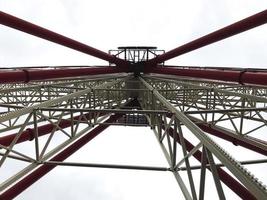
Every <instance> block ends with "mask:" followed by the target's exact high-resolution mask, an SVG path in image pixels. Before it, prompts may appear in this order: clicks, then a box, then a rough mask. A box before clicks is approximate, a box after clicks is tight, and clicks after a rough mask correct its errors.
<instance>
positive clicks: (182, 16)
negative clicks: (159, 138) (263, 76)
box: [0, 0, 267, 200]
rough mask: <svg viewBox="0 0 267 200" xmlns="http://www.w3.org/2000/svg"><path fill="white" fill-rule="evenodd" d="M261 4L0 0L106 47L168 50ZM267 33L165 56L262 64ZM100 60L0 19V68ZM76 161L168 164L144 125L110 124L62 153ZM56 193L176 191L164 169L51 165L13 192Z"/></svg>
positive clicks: (121, 195)
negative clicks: (74, 151)
mask: <svg viewBox="0 0 267 200" xmlns="http://www.w3.org/2000/svg"><path fill="white" fill-rule="evenodd" d="M266 5H267V0H257V1H255V0H226V1H219V0H215V1H214V0H202V1H200V0H199V1H198V0H195V1H192V0H191V1H182V0H161V1H160V0H135V1H129V0H128V1H126V0H114V1H110V0H97V1H92V0H91V1H90V0H89V1H88V0H84V1H82V0H79V1H77V0H76V1H74V0H46V1H41V0H23V1H21V0H13V1H10V0H0V9H1V10H2V11H4V12H7V13H9V14H12V15H15V16H17V17H19V18H22V19H25V20H27V21H30V22H32V23H35V24H38V25H40V26H42V27H45V28H48V29H50V30H53V31H55V32H58V33H60V34H63V35H65V36H68V37H70V38H73V39H76V40H78V41H81V42H83V43H85V44H88V45H90V46H92V47H95V48H99V49H100V50H103V51H106V52H107V51H108V50H109V49H114V48H117V47H118V46H124V45H125V46H126V45H135V46H138V45H140V46H143V45H149V46H150V45H151V46H157V47H158V48H159V49H164V50H171V49H173V48H175V47H178V46H180V45H182V44H184V43H187V42H189V41H191V40H193V39H196V38H198V37H200V36H203V35H205V34H207V33H210V32H212V31H215V30H217V29H219V28H222V27H224V26H226V25H229V24H231V23H233V22H236V21H238V20H241V19H243V18H245V17H248V16H250V15H252V14H255V13H257V12H260V11H262V10H264V9H266ZM266 35H267V26H261V27H258V28H256V29H253V30H251V31H248V32H246V33H242V34H240V35H238V36H234V37H232V38H230V39H227V40H223V41H221V42H218V43H216V44H212V45H210V46H208V47H205V48H202V49H200V50H196V51H194V52H192V53H188V54H186V55H183V56H181V57H179V58H176V59H172V60H170V61H169V62H168V63H169V64H175V65H194V66H231V67H246V68H247V67H264V68H265V67H266V65H267V64H266V63H267V56H266V52H267V45H266V44H267V37H266ZM100 64H101V65H102V64H107V63H106V62H104V61H101V60H99V59H96V58H93V57H90V56H88V55H85V54H82V53H80V52H76V51H74V50H71V49H68V48H65V47H61V46H59V45H57V44H53V43H51V42H47V41H45V40H42V39H39V38H36V37H33V36H30V35H27V34H25V33H21V32H18V31H16V30H12V29H10V28H7V27H4V26H0V67H15V66H46V65H50V66H56V65H100ZM126 131H127V133H126ZM231 147H232V146H231ZM103 149H104V150H103ZM246 155H247V154H246ZM241 157H242V156H241ZM244 158H245V157H244ZM77 160H79V161H80V160H82V161H85V162H96V163H114V164H116V163H119V164H123V163H124V164H136V165H138V164H140V165H153V166H167V163H166V162H165V160H164V157H163V155H162V153H161V151H160V148H159V146H158V144H157V142H156V139H155V138H153V134H152V132H151V131H150V130H149V128H147V129H145V128H141V129H140V128H139V129H137V128H134V129H133V128H131V129H128V128H127V129H125V127H119V128H118V127H112V128H110V129H109V130H108V131H105V132H104V133H103V134H101V135H100V136H99V137H97V138H96V139H95V140H94V141H92V142H91V143H90V145H87V147H85V148H83V149H82V150H81V151H80V152H78V153H77V154H76V155H74V156H72V157H71V158H70V159H68V161H77ZM259 175H260V173H259ZM263 178H266V177H263ZM211 187H214V186H211ZM231 195H232V194H230V196H231ZM231 197H234V196H231ZM59 198H60V199H66V200H69V199H114V200H115V199H119V200H120V199H154V200H157V199H163V198H164V199H169V200H171V199H179V198H181V192H180V190H179V188H178V186H177V183H176V182H175V180H174V178H173V177H172V176H171V174H170V173H167V174H166V173H163V172H153V173H152V172H136V171H126V170H122V171H120V170H103V169H84V168H83V169H80V168H79V169H77V168H63V167H58V168H57V169H55V170H53V172H51V173H49V174H48V175H47V176H45V177H44V178H43V179H41V180H40V181H38V183H37V184H35V185H33V186H32V187H30V188H29V189H28V190H26V191H25V192H24V193H23V194H22V195H21V196H20V197H18V199H40V200H42V199H52V200H53V199H59ZM211 198H212V197H211ZM215 198H216V196H215ZM235 198H236V197H235ZM232 199H234V198H232Z"/></svg>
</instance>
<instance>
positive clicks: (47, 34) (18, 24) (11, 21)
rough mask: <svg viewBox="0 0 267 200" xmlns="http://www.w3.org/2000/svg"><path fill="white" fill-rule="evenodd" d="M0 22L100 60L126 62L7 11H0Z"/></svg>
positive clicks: (118, 63) (116, 62) (117, 62)
mask: <svg viewBox="0 0 267 200" xmlns="http://www.w3.org/2000/svg"><path fill="white" fill-rule="evenodd" d="M0 24H3V25H5V26H8V27H10V28H14V29H17V30H20V31H22V32H25V33H28V34H31V35H34V36H36V37H39V38H42V39H45V40H48V41H51V42H54V43H57V44H60V45H63V46H65V47H69V48H71V49H74V50H77V51H80V52H82V53H86V54H88V55H91V56H94V57H97V58H100V59H102V60H106V61H108V62H111V63H115V64H117V65H121V64H124V65H125V64H127V62H126V61H125V60H122V59H119V58H116V57H115V56H112V55H110V54H107V53H105V52H103V51H100V50H98V49H95V48H93V47H90V46H88V45H85V44H83V43H81V42H78V41H76V40H73V39H71V38H68V37H65V36H63V35H60V34H58V33H55V32H52V31H50V30H48V29H45V28H42V27H40V26H37V25H35V24H32V23H30V22H27V21H25V20H22V19H19V18H17V17H15V16H12V15H9V14H7V13H4V12H1V11H0Z"/></svg>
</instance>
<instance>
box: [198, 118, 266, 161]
mask: <svg viewBox="0 0 267 200" xmlns="http://www.w3.org/2000/svg"><path fill="white" fill-rule="evenodd" d="M196 125H197V126H198V127H199V128H200V129H201V130H203V131H205V132H207V133H209V134H211V135H214V136H216V137H219V138H222V139H224V140H227V141H229V142H232V143H233V144H234V145H239V146H242V147H245V148H247V149H250V150H252V151H255V152H257V153H260V154H262V155H265V156H267V150H266V148H262V147H261V146H257V145H255V144H254V143H252V142H251V143H250V142H249V140H251V141H253V140H255V138H252V137H244V140H243V139H242V138H240V139H239V138H238V137H234V136H233V133H229V132H227V131H226V130H220V129H218V128H216V127H212V126H209V124H205V123H196ZM245 139H246V140H245ZM254 142H257V141H254Z"/></svg>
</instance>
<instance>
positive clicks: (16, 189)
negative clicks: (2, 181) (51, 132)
mask: <svg viewBox="0 0 267 200" xmlns="http://www.w3.org/2000/svg"><path fill="white" fill-rule="evenodd" d="M121 116H122V115H120V114H117V115H113V116H111V117H110V118H109V119H108V120H106V121H105V122H106V123H112V122H114V121H116V120H117V119H119V118H120V117H121ZM107 127H108V125H99V126H98V127H96V128H95V129H93V130H92V131H90V132H88V133H87V134H86V135H84V136H83V137H82V138H80V139H78V140H77V141H75V142H74V143H73V144H71V145H70V146H68V147H67V148H66V149H64V150H63V151H61V152H60V153H58V154H57V155H56V156H54V157H53V158H52V159H51V160H49V161H63V160H65V159H66V158H68V157H69V156H71V155H72V154H73V153H75V152H76V151H77V150H79V149H80V148H81V147H82V146H84V145H85V144H87V143H88V142H89V141H90V140H92V139H93V138H94V137H96V136H97V135H98V134H100V133H101V132H102V131H104V130H105V129H106V128H107ZM55 167H56V165H42V166H41V167H39V168H38V169H36V170H35V171H33V172H32V173H31V174H29V175H27V176H26V177H24V178H22V179H21V180H20V181H19V182H17V183H16V184H14V185H13V186H12V187H10V188H9V189H7V190H6V191H5V192H3V193H2V194H1V195H0V199H13V198H15V197H16V196H18V195H19V194H20V193H22V192H23V191H24V190H25V189H27V188H28V187H30V186H31V185H32V184H33V183H35V182H36V181H38V180H39V179H40V178H41V177H43V176H44V175H45V174H47V173H48V172H50V171H51V170H52V169H54V168H55Z"/></svg>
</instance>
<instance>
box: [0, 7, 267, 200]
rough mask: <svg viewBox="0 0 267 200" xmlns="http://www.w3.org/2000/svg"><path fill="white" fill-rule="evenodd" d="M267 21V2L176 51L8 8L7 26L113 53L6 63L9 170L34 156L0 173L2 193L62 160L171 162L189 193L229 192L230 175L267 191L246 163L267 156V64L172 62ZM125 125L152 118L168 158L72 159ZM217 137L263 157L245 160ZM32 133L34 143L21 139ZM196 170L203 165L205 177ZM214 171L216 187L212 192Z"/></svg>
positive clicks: (256, 191) (4, 122)
mask: <svg viewBox="0 0 267 200" xmlns="http://www.w3.org/2000/svg"><path fill="white" fill-rule="evenodd" d="M266 22H267V10H265V11H263V12H260V13H258V14H255V15H253V16H250V17H248V18H246V19H243V20H241V21H239V22H236V23H234V24H231V25H229V26H227V27H224V28H222V29H220V30H217V31H215V32H212V33H210V34H208V35H206V36H203V37H201V38H198V39H196V40H194V41H192V42H189V43H187V44H184V45H182V46H180V47H177V48H175V49H173V50H171V51H167V52H165V51H164V50H158V49H157V48H156V47H153V46H126V47H119V48H118V49H116V50H110V51H109V53H105V52H102V51H100V50H98V49H95V48H93V47H90V46H88V45H85V44H83V43H80V42H78V41H76V40H73V39H70V38H67V37H65V36H63V35H60V34H57V33H55V32H52V31H50V30H47V29H45V28H42V27H40V26H37V25H34V24H32V23H29V22H27V21H24V20H22V19H19V18H17V17H14V16H11V15H9V14H7V13H4V12H0V24H2V25H4V26H8V27H10V28H13V29H17V30H19V31H22V32H25V33H28V34H31V35H34V36H36V37H39V38H42V39H45V40H48V41H51V42H54V43H57V44H60V45H63V46H65V47H68V48H71V49H74V50H77V51H80V52H82V53H85V54H88V55H91V56H94V57H97V58H100V59H102V60H105V61H107V62H108V64H107V65H106V66H92V67H90V66H73V67H64V66H62V67H24V68H2V69H0V87H1V90H0V94H1V95H0V109H1V110H0V148H1V149H0V171H1V173H4V171H3V170H1V168H3V166H4V165H5V164H6V163H7V162H8V161H9V160H11V161H12V160H19V161H21V162H24V163H26V164H27V165H26V167H25V168H23V169H21V170H20V171H18V172H17V173H15V174H13V175H11V176H9V177H8V178H6V179H5V180H4V181H3V182H1V183H0V199H13V198H15V197H16V196H18V195H19V194H21V193H22V192H23V191H24V190H25V189H27V188H28V187H30V186H31V185H32V184H34V183H35V182H36V181H37V180H39V179H40V178H42V177H43V176H44V175H45V174H47V173H48V172H50V171H51V170H52V169H54V168H55V167H56V166H59V165H60V166H62V165H64V166H76V167H98V168H119V169H133V170H154V171H166V173H172V174H173V175H174V177H175V179H176V180H177V183H178V185H179V187H180V189H181V191H182V193H183V195H184V198H185V199H187V200H190V199H194V200H195V199H200V200H201V199H207V198H208V197H209V193H210V192H214V193H217V195H218V198H219V199H225V198H226V197H225V192H224V189H223V187H222V184H224V185H225V186H227V187H228V188H229V189H231V190H232V191H233V192H234V193H235V194H236V195H237V196H239V197H240V198H241V199H262V200H263V199H267V190H266V186H265V185H264V184H263V183H262V182H261V181H260V180H259V179H258V178H256V177H255V176H254V175H253V174H252V173H251V172H249V171H248V170H247V169H246V165H249V164H250V165H252V164H255V165H256V164H257V165H264V164H266V162H267V159H262V158H264V157H263V156H267V141H266V140H265V139H266V138H267V137H266V132H265V131H264V130H266V129H267V114H266V111H267V106H266V103H267V70H264V69H251V68H246V69H242V68H219V67H190V66H168V65H166V64H165V61H168V60H169V59H172V58H174V57H177V56H180V55H182V54H185V53H188V52H191V51H193V50H196V49H198V48H201V47H204V46H206V45H209V44H212V43H214V42H217V41H220V40H223V39H226V38H228V37H231V36H233V35H236V34H239V33H241V32H244V31H247V30H249V29H252V28H255V27H257V26H260V25H263V24H265V23H266ZM119 125H123V126H149V127H151V131H153V132H154V134H155V136H156V138H157V140H158V143H159V145H160V147H161V149H162V151H163V153H164V155H165V157H166V159H167V161H168V163H169V166H166V167H155V166H135V165H116V164H112V165H111V164H103V163H102V164H96V163H85V162H66V161H64V160H65V159H67V158H68V157H69V156H71V155H72V154H73V153H75V152H76V151H78V150H79V149H80V148H81V147H83V146H84V145H86V144H87V143H88V142H90V141H91V140H92V139H93V138H95V137H96V136H97V135H98V134H100V133H101V132H102V131H103V130H105V129H107V128H108V127H109V126H119ZM264 134H265V136H264ZM58 136H60V139H58V138H57V137H58ZM192 138H193V139H192ZM214 138H220V139H223V140H225V141H228V142H229V143H232V145H235V146H236V147H239V149H240V151H241V152H242V150H243V149H244V148H246V149H248V150H250V151H253V152H255V155H259V158H257V159H255V160H242V161H241V160H238V161H237V160H236V159H234V158H233V156H231V154H230V153H231V152H228V151H229V149H227V150H225V149H224V148H223V147H222V146H220V145H219V144H218V143H217V142H215V140H214ZM264 138H265V139H264ZM23 143H24V144H27V145H28V146H29V145H31V146H32V149H33V151H31V152H30V153H29V152H27V153H25V152H24V151H23V148H16V147H17V146H18V145H19V144H20V146H21V145H22V144H23ZM192 160H197V161H199V165H192V164H190V162H191V161H192ZM265 166H266V165H265ZM193 170H195V171H198V172H199V173H198V174H199V177H200V183H199V187H196V184H195V181H194V176H193V175H192V171H193ZM182 173H186V175H187V180H185V179H184V178H181V174H182ZM263 173H264V172H263ZM207 174H211V176H212V177H213V180H214V185H215V187H214V188H216V189H215V191H209V193H207V191H206V190H205V183H206V176H207ZM205 191H206V192H205ZM22 195H23V194H22Z"/></svg>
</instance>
